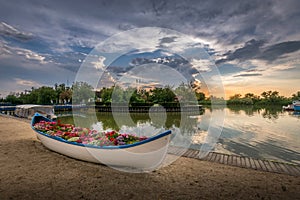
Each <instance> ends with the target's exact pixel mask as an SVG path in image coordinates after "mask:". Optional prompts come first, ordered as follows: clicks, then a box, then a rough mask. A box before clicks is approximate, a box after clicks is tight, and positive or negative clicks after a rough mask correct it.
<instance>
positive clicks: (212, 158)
mask: <svg viewBox="0 0 300 200" xmlns="http://www.w3.org/2000/svg"><path fill="white" fill-rule="evenodd" d="M216 156H217V154H216V153H213V156H212V157H211V160H210V161H212V162H215V159H216Z"/></svg>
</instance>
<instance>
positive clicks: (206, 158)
mask: <svg viewBox="0 0 300 200" xmlns="http://www.w3.org/2000/svg"><path fill="white" fill-rule="evenodd" d="M212 156H213V153H212V152H209V153H208V155H207V156H206V157H204V158H203V159H204V160H207V161H209V160H210V159H211V157H212Z"/></svg>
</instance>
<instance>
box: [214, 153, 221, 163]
mask: <svg viewBox="0 0 300 200" xmlns="http://www.w3.org/2000/svg"><path fill="white" fill-rule="evenodd" d="M221 157H222V155H221V154H219V153H217V156H216V159H215V162H220V159H221Z"/></svg>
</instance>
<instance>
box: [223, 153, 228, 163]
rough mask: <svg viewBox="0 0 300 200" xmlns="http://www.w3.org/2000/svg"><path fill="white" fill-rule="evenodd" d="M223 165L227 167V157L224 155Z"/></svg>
mask: <svg viewBox="0 0 300 200" xmlns="http://www.w3.org/2000/svg"><path fill="white" fill-rule="evenodd" d="M223 161H224V164H225V165H227V164H228V155H224V159H223Z"/></svg>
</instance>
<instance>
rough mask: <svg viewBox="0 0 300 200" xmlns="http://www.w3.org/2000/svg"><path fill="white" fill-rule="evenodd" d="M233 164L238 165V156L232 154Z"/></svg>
mask: <svg viewBox="0 0 300 200" xmlns="http://www.w3.org/2000/svg"><path fill="white" fill-rule="evenodd" d="M232 165H234V166H237V157H236V156H232Z"/></svg>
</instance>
